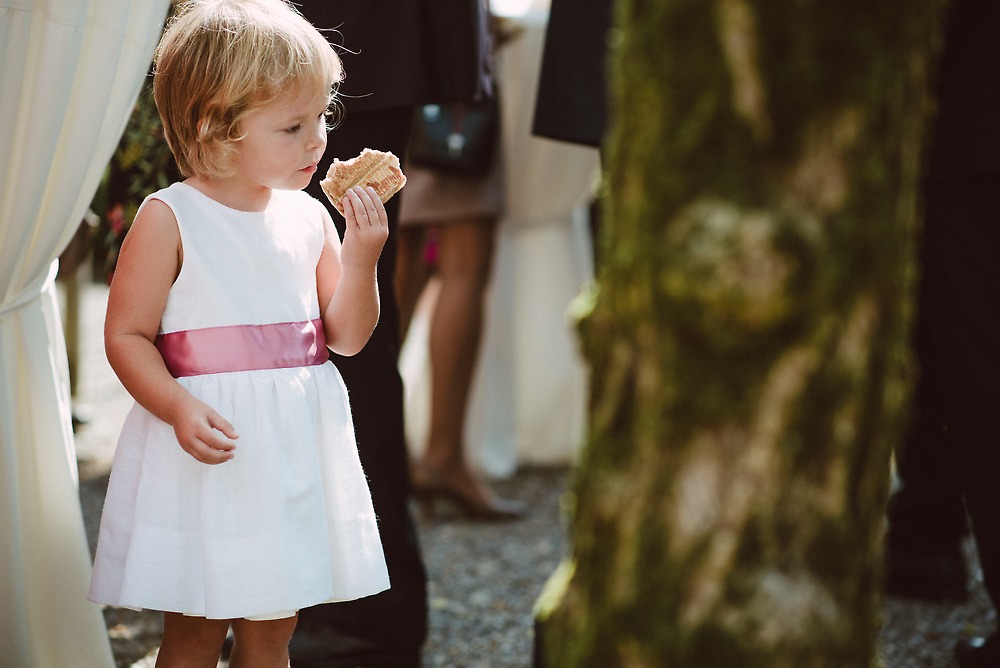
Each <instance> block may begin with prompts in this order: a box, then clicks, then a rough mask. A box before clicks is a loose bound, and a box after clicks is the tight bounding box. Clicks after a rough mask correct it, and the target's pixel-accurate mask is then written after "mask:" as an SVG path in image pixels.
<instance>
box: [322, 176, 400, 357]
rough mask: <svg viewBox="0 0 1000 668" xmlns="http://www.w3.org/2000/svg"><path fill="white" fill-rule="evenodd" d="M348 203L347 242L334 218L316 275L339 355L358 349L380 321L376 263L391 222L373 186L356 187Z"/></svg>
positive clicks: (330, 341)
mask: <svg viewBox="0 0 1000 668" xmlns="http://www.w3.org/2000/svg"><path fill="white" fill-rule="evenodd" d="M342 205H343V206H344V212H345V219H346V221H347V224H346V231H345V233H344V243H343V246H340V244H339V242H338V240H337V238H336V233H335V232H333V233H331V232H330V230H332V223H330V224H328V225H327V226H326V227H327V230H328V232H327V240H326V247H325V248H324V250H323V255H322V256H321V257H320V262H319V265H318V266H317V268H316V280H317V291H318V293H319V298H320V311H321V313H322V314H323V328H324V331H325V333H326V342H327V345H328V346H330V348H331V349H332V350H333V351H334V352H336V353H337V354H339V355H354V354H356V353H358V352H359V351H360V350H361V349H362V348H363V347H364V345H365V343H367V342H368V338H369V337H370V336H371V333H372V330H373V329H375V325H376V324H377V323H378V317H379V299H378V280H377V278H376V267H377V265H378V258H379V255H380V254H381V253H382V247H383V246H384V245H385V241H386V239H387V238H388V236H389V223H388V218H387V216H386V213H385V206H384V205H383V204H382V200H381V199H379V197H378V195H377V194H376V192H375V190H374V189H373V188H371V187H369V188H361V187H354V188H351V189H350V190H349V191H348V192H347V194H346V195H345V196H344V198H343V200H342ZM331 236H332V237H333V238H332V239H331V238H330V237H331Z"/></svg>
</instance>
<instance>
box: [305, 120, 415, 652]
mask: <svg viewBox="0 0 1000 668" xmlns="http://www.w3.org/2000/svg"><path fill="white" fill-rule="evenodd" d="M411 114H412V110H411V109H410V108H409V107H406V108H399V109H392V110H388V111H379V112H368V113H353V114H347V115H345V116H344V118H343V120H342V122H341V124H340V125H339V126H338V127H336V128H334V129H333V131H332V132H331V133H330V136H329V143H328V145H327V149H326V154H325V155H324V158H323V162H321V163H320V166H319V172H318V173H317V175H316V177H315V178H314V179H313V182H312V183H311V184H310V186H309V188H307V189H306V190H307V191H308V192H309V193H310V194H312V195H313V196H314V197H316V198H317V199H319V200H320V201H322V202H323V203H324V204H329V202H328V200H327V198H326V196H325V195H324V194H323V193H322V191H321V189H320V187H319V180H320V178H321V177H323V176H325V174H326V170H327V167H328V166H329V164H330V162H332V160H333V158H335V157H336V158H340V159H342V160H347V159H349V158H353V157H354V156H356V155H357V154H358V153H360V152H361V150H362V149H364V148H366V147H367V148H373V149H378V150H384V151H392V152H393V153H395V154H396V155H397V156H399V157H400V158H402V156H403V152H404V150H405V148H406V143H407V138H408V136H409V127H410V118H411ZM401 196H402V194H399V195H396V196H395V197H394V198H393V199H392V200H390V201H389V202H388V203H387V205H386V210H387V212H388V214H389V240H388V241H387V242H386V245H385V248H384V250H383V251H382V256H381V258H380V259H379V263H378V286H379V300H380V303H381V315H380V317H379V322H378V325H377V326H376V327H375V331H374V333H373V334H372V337H371V339H370V340H369V341H368V344H367V345H366V346H365V347H364V349H363V350H362V351H361V352H360V353H358V354H357V355H355V356H353V357H341V356H339V355H333V356H332V357H333V361H334V364H336V365H337V368H338V369H339V370H340V372H341V374H342V375H343V377H344V383H345V384H346V385H347V389H348V393H349V396H350V402H351V412H352V415H353V417H354V429H355V433H356V434H357V440H358V449H359V452H360V455H361V464H362V466H363V467H364V470H365V474H366V475H367V477H368V485H369V487H370V488H371V493H372V501H373V503H374V506H375V514H376V515H377V516H378V522H379V533H380V535H381V538H382V547H383V549H384V550H385V557H386V563H387V565H388V568H389V580H390V585H391V587H390V589H388V590H387V591H385V592H382V593H380V594H376V595H375V596H369V597H367V598H363V599H360V600H357V601H348V602H344V603H330V604H326V605H320V606H315V607H312V608H306V609H304V610H302V611H301V612H300V617H299V620H300V621H299V625H300V628H302V629H303V630H306V631H315V632H316V633H317V634H321V635H323V636H324V637H330V638H331V646H334V647H335V648H336V651H337V654H338V656H339V655H341V654H342V655H343V661H340V660H337V661H333V660H331V661H330V662H329V663H327V665H330V666H338V665H345V666H347V665H349V666H399V667H404V666H418V665H419V661H420V659H419V657H420V647H421V646H422V645H423V642H424V639H425V637H426V635H427V577H426V573H425V570H424V564H423V559H422V557H421V554H420V546H419V542H418V538H417V532H416V527H415V524H414V522H413V517H412V515H411V513H410V510H409V506H408V503H407V499H408V495H409V469H408V459H407V451H406V443H405V440H404V432H403V384H402V380H401V379H400V376H399V372H398V370H397V367H396V362H397V356H398V352H399V344H398V337H399V313H398V311H397V308H396V296H395V291H394V288H393V274H394V270H395V257H396V238H397V220H398V211H399V201H400V197H401ZM328 208H329V209H330V211H331V215H332V216H333V219H334V221H335V223H336V224H337V226H338V230H339V231H340V233H341V236H343V226H344V220H343V218H341V217H340V215H339V214H338V213H337V212H336V210H334V209H333V207H332V206H331V207H328ZM293 663H294V662H293Z"/></svg>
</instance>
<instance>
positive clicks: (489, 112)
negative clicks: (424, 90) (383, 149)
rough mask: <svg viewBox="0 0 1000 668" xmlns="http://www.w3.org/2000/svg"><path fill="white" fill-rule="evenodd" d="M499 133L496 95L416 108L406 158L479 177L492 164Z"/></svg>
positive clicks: (448, 170) (438, 168) (431, 166)
mask: <svg viewBox="0 0 1000 668" xmlns="http://www.w3.org/2000/svg"><path fill="white" fill-rule="evenodd" d="M499 136H500V113H499V106H498V104H497V99H496V97H491V98H489V99H487V100H483V101H482V102H465V103H459V104H447V105H446V104H426V105H424V106H422V107H417V110H416V112H415V115H414V118H413V133H412V134H411V136H410V146H409V149H408V151H407V159H408V160H409V161H410V162H412V163H413V164H415V165H420V166H423V167H429V168H431V169H437V170H441V171H443V172H449V173H452V174H459V175H466V176H482V175H483V174H485V173H486V172H488V171H489V169H490V167H491V166H492V165H493V160H494V157H495V155H496V151H497V145H498V141H499Z"/></svg>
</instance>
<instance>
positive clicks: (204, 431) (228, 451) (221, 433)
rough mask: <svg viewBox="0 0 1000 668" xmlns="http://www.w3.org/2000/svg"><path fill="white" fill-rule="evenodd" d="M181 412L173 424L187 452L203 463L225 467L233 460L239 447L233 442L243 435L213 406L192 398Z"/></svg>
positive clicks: (178, 439) (178, 438) (176, 434)
mask: <svg viewBox="0 0 1000 668" xmlns="http://www.w3.org/2000/svg"><path fill="white" fill-rule="evenodd" d="M178 413H179V414H178V416H177V418H176V419H175V420H174V421H173V422H172V424H173V427H174V435H175V436H177V442H178V443H180V445H181V448H183V449H184V452H186V453H188V454H189V455H191V456H192V457H194V458H195V459H197V460H198V461H199V462H201V463H202V464H222V463H223V462H228V461H229V460H230V459H232V458H233V456H234V455H235V450H236V444H235V443H233V442H232V440H229V439H236V438H239V434H237V433H236V430H235V429H233V425H231V424H229V421H227V420H226V419H225V418H223V417H222V416H221V415H219V414H218V413H216V412H215V410H213V409H212V407H211V406H209V405H208V404H206V403H204V402H202V401H199V400H198V399H195V398H194V397H191V401H190V402H185V406H184V407H183V408H182V409H181V410H180V411H179V412H178ZM223 437H225V438H223Z"/></svg>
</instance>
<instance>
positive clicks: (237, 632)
mask: <svg viewBox="0 0 1000 668" xmlns="http://www.w3.org/2000/svg"><path fill="white" fill-rule="evenodd" d="M297 621H298V615H295V616H294V617H285V618H284V619H271V620H267V621H264V622H255V621H251V620H249V619H234V620H233V651H232V653H231V654H230V655H229V667H230V668H287V666H288V642H289V641H290V640H291V639H292V632H293V631H295V624H296V622H297Z"/></svg>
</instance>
